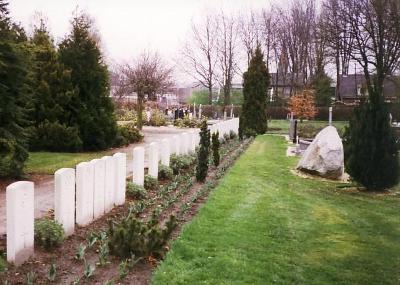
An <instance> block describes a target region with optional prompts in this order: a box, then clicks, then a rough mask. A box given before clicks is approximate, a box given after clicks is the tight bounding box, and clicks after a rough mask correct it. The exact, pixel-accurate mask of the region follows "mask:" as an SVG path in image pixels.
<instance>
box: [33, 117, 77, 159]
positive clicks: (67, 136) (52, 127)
mask: <svg viewBox="0 0 400 285" xmlns="http://www.w3.org/2000/svg"><path fill="white" fill-rule="evenodd" d="M30 148H31V149H32V150H35V151H37V150H48V151H67V152H77V151H80V150H81V149H82V140H81V138H80V136H79V130H78V128H77V127H72V126H66V125H64V124H60V123H59V122H58V121H57V122H49V121H47V120H46V121H45V122H43V123H41V124H40V125H39V126H38V127H37V128H35V129H33V134H32V138H31V142H30Z"/></svg>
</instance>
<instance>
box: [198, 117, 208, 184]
mask: <svg viewBox="0 0 400 285" xmlns="http://www.w3.org/2000/svg"><path fill="white" fill-rule="evenodd" d="M209 156H210V131H209V130H208V127H207V120H203V121H202V123H201V127H200V148H199V152H198V154H197V167H196V179H197V181H199V182H204V180H205V179H206V177H207V171H208V158H209Z"/></svg>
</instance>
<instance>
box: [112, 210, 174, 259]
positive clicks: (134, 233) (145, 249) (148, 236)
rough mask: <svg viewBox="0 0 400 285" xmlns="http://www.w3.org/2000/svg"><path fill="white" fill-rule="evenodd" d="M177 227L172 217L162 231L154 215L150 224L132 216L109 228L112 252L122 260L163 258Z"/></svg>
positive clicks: (113, 223)
mask: <svg viewBox="0 0 400 285" xmlns="http://www.w3.org/2000/svg"><path fill="white" fill-rule="evenodd" d="M175 227H176V218H175V217H174V216H171V217H170V218H169V220H168V221H167V223H166V224H165V228H164V229H161V228H160V227H159V226H158V221H157V218H156V216H155V215H154V214H153V216H152V218H151V220H150V221H149V222H148V223H146V222H144V221H141V220H138V219H136V218H134V217H132V216H128V217H126V218H125V219H123V220H122V221H121V222H119V223H115V222H112V223H111V224H110V227H109V236H110V239H109V248H110V252H111V253H112V254H113V255H116V256H119V257H121V258H128V257H130V256H132V255H135V256H137V257H145V256H150V255H153V256H155V257H159V256H162V252H163V246H164V245H165V243H166V242H167V240H168V238H169V236H170V235H171V233H172V231H173V229H174V228H175Z"/></svg>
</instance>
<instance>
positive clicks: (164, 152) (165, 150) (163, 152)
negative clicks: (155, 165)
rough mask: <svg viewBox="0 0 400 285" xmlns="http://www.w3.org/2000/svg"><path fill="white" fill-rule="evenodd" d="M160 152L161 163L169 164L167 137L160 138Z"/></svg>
mask: <svg viewBox="0 0 400 285" xmlns="http://www.w3.org/2000/svg"><path fill="white" fill-rule="evenodd" d="M160 154H161V164H162V165H165V166H169V159H170V155H171V152H170V143H169V140H168V139H163V140H161V147H160Z"/></svg>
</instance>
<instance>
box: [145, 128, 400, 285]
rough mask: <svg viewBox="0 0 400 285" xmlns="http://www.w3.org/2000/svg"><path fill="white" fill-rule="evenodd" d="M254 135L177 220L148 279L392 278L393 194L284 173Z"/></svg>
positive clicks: (273, 149) (398, 239)
mask: <svg viewBox="0 0 400 285" xmlns="http://www.w3.org/2000/svg"><path fill="white" fill-rule="evenodd" d="M285 150H286V142H285V141H284V140H283V138H281V137H277V136H268V135H266V136H259V137H258V138H257V139H256V141H255V142H254V143H253V144H252V145H251V146H250V148H249V149H248V150H247V152H246V153H245V154H244V155H242V156H241V158H240V159H239V160H238V161H237V162H236V164H235V165H234V166H233V167H232V168H231V169H230V170H229V172H228V174H227V175H226V176H225V177H224V178H223V180H222V181H221V183H220V185H219V186H218V187H217V189H216V190H215V191H214V192H212V194H211V196H210V198H209V200H208V202H207V203H206V204H205V205H204V206H203V207H202V208H201V210H200V212H199V214H198V215H197V216H196V217H195V218H194V219H193V220H192V222H191V223H190V224H189V225H187V226H186V227H185V228H184V230H183V233H182V235H181V237H180V238H178V239H177V240H176V241H175V242H174V244H173V245H172V248H171V250H170V252H169V253H168V255H167V257H166V259H165V261H164V262H162V263H161V265H160V266H159V267H158V269H157V270H156V272H155V274H154V276H153V280H152V284H153V285H157V284H262V285H264V284H399V283H400V195H399V194H400V193H397V195H395V194H394V193H392V194H393V195H376V194H368V193H358V192H351V191H349V190H347V191H346V190H344V189H345V188H344V189H343V188H337V186H338V183H333V182H320V181H316V180H311V179H304V178H300V177H297V176H295V175H293V174H291V172H290V169H292V168H294V166H295V165H296V162H297V160H298V158H293V157H292V158H287V157H286V156H285Z"/></svg>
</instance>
